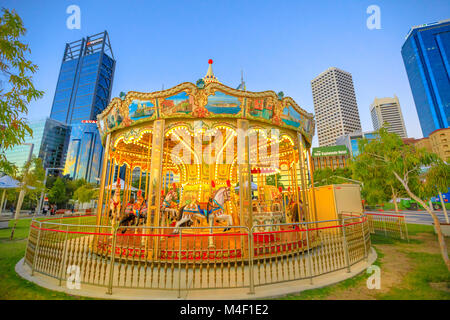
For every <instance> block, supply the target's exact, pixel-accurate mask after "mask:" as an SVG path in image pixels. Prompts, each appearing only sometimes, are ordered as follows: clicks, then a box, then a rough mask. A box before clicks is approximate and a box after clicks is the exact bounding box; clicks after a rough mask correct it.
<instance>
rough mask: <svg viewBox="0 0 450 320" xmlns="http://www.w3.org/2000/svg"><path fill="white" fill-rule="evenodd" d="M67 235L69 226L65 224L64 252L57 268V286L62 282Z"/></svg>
mask: <svg viewBox="0 0 450 320" xmlns="http://www.w3.org/2000/svg"><path fill="white" fill-rule="evenodd" d="M68 236H69V226H68V225H67V226H66V235H65V237H64V252H63V257H62V260H61V268H60V270H59V286H61V284H62V275H63V270H64V265H65V263H66V256H67V241H68V239H67V238H68Z"/></svg>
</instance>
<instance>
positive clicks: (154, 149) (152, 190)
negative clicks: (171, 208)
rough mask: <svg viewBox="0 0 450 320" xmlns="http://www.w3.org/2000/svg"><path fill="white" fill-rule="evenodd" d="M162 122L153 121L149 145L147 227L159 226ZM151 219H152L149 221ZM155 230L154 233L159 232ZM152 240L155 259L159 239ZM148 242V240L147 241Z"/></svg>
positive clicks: (163, 123) (162, 141) (162, 140)
mask: <svg viewBox="0 0 450 320" xmlns="http://www.w3.org/2000/svg"><path fill="white" fill-rule="evenodd" d="M164 125H165V121H164V120H155V122H154V123H153V137H152V145H151V163H150V170H149V172H150V181H149V187H148V195H147V199H148V211H147V226H149V225H150V221H151V220H153V226H154V227H159V226H160V220H161V217H160V202H161V197H160V195H161V176H162V162H163V147H164V146H163V143H164ZM151 217H153V219H151ZM160 231H161V230H159V229H157V230H155V231H154V232H155V233H158V234H160V233H164V230H163V232H160ZM149 238H154V239H153V240H154V241H153V249H154V250H152V251H153V257H154V259H156V258H157V255H158V250H157V249H158V246H159V240H160V239H159V237H149ZM149 241H150V240H149ZM148 252H149V257H151V250H149V251H148Z"/></svg>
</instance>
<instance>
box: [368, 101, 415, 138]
mask: <svg viewBox="0 0 450 320" xmlns="http://www.w3.org/2000/svg"><path fill="white" fill-rule="evenodd" d="M370 115H371V116H372V123H373V129H374V130H378V129H380V128H381V127H382V126H383V124H384V123H386V122H387V123H388V124H389V126H388V131H389V132H393V133H396V134H398V135H399V136H400V137H402V138H407V137H408V136H407V134H406V127H405V121H404V120H403V115H402V110H401V109H400V102H399V101H398V98H397V96H394V97H393V98H375V100H374V101H373V103H372V104H371V105H370Z"/></svg>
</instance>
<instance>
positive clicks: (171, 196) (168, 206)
mask: <svg viewBox="0 0 450 320" xmlns="http://www.w3.org/2000/svg"><path fill="white" fill-rule="evenodd" d="M177 200H178V193H177V188H176V184H175V183H174V184H173V188H172V190H170V191H169V192H167V194H166V196H165V197H164V200H163V201H162V204H161V213H163V214H164V213H166V214H167V218H170V219H174V218H176V216H177V213H178V209H177V202H176V201H177Z"/></svg>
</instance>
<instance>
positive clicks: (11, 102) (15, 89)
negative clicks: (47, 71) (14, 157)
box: [0, 8, 43, 158]
mask: <svg viewBox="0 0 450 320" xmlns="http://www.w3.org/2000/svg"><path fill="white" fill-rule="evenodd" d="M25 33H26V29H25V27H24V24H23V21H22V19H21V18H20V17H19V15H18V14H17V13H16V12H15V11H14V10H12V11H9V10H8V9H5V8H3V9H2V10H1V15H0V75H1V79H0V80H1V81H2V82H1V84H0V128H1V130H0V145H1V146H2V149H3V150H6V149H9V148H11V147H13V146H15V145H18V144H21V143H22V142H23V141H24V138H25V135H26V134H27V133H28V134H29V135H32V130H31V128H30V127H29V126H28V124H27V123H26V120H25V119H24V118H23V116H24V115H26V114H27V113H28V107H27V105H28V104H29V103H30V102H31V101H33V100H37V99H39V98H41V97H42V96H43V91H39V90H36V89H35V87H34V85H33V82H32V75H33V74H34V73H35V72H36V71H37V70H38V67H37V65H35V64H33V63H32V62H31V61H30V60H28V59H27V57H26V55H27V54H29V53H30V52H31V51H30V48H29V47H28V45H27V44H25V43H23V42H21V41H20V40H19V39H20V37H21V36H23V35H25ZM0 158H4V154H3V153H2V154H0Z"/></svg>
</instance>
